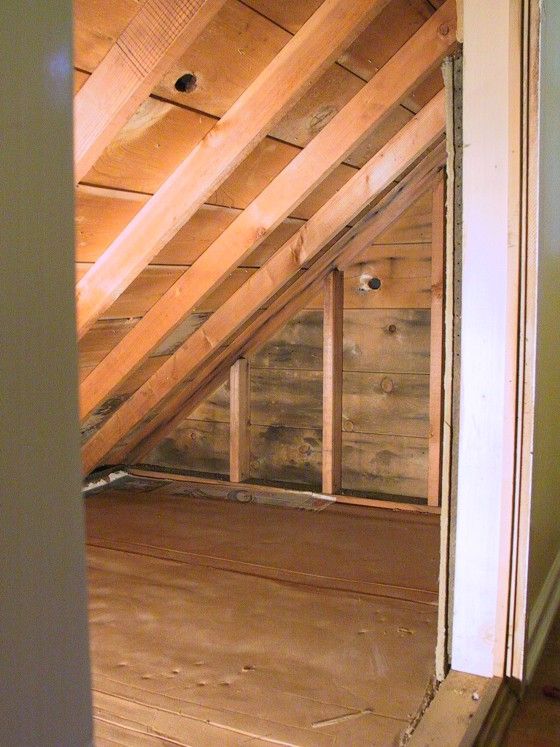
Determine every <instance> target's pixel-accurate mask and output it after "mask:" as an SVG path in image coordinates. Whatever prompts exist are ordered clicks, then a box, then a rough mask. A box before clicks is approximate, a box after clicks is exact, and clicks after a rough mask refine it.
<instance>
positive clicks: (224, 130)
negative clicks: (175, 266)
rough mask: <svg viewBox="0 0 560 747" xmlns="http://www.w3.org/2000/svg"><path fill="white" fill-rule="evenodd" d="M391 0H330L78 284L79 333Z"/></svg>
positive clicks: (93, 320) (216, 125) (241, 97)
mask: <svg viewBox="0 0 560 747" xmlns="http://www.w3.org/2000/svg"><path fill="white" fill-rule="evenodd" d="M387 1H388V0H352V2H351V3H349V2H348V0H325V2H323V3H322V5H321V6H320V7H319V9H318V10H317V11H316V12H315V13H314V14H313V15H312V16H311V18H310V19H309V20H308V21H307V23H306V24H305V25H304V26H302V28H301V29H300V31H298V33H297V34H296V35H295V36H294V37H292V39H290V41H289V42H288V43H287V44H286V46H285V47H284V48H283V49H282V50H281V51H280V53H279V54H278V55H277V56H276V57H275V58H274V59H273V60H272V62H271V63H270V64H269V65H268V66H267V67H266V68H265V70H264V71H263V72H262V73H261V74H260V75H259V76H258V77H257V78H256V80H254V81H253V83H252V84H251V85H250V86H249V87H248V88H247V90H246V91H245V92H244V93H243V94H242V95H241V96H240V97H239V99H237V101H236V102H235V103H234V104H233V106H232V107H231V108H230V109H229V110H228V111H227V112H226V113H225V114H224V116H223V117H222V118H221V119H220V120H219V121H218V122H217V123H216V124H215V125H214V127H213V128H212V129H211V130H210V132H209V133H208V134H207V135H206V136H205V137H204V138H203V139H202V140H201V141H200V143H198V145H196V146H195V148H193V150H192V151H191V153H190V154H189V155H188V156H187V157H186V158H185V160H184V161H183V162H182V163H181V164H180V166H179V167H178V168H177V169H176V170H175V171H174V172H173V174H172V175H171V176H170V177H169V178H168V179H167V180H166V181H165V182H164V183H163V185H162V186H161V187H160V188H159V189H158V191H157V192H156V193H155V194H154V195H153V197H152V198H151V199H150V200H149V202H148V203H147V204H146V205H145V206H144V207H143V208H142V209H141V210H140V211H139V212H138V213H137V215H136V216H135V217H134V218H133V219H132V221H131V222H130V224H129V225H128V226H127V227H126V228H125V230H124V231H123V232H122V233H121V234H120V236H118V237H117V239H115V241H114V242H113V243H112V244H111V245H110V246H109V247H108V249H107V250H106V251H105V252H104V253H103V255H102V256H101V257H100V258H99V259H98V260H97V262H96V263H95V264H94V266H93V267H92V268H91V269H90V270H89V271H88V272H87V273H86V274H85V275H84V277H83V278H82V279H81V280H80V282H79V283H78V286H77V304H78V338H81V337H82V336H83V335H84V334H85V333H86V332H87V330H88V329H89V328H90V327H91V325H92V324H93V323H94V322H95V321H96V320H97V319H98V318H99V316H100V315H101V314H102V313H103V311H105V310H106V309H107V308H108V307H109V306H110V305H111V303H112V302H113V301H114V300H115V299H116V298H117V297H118V296H119V295H120V294H121V293H122V291H123V290H124V289H125V288H126V287H127V286H128V285H129V284H130V283H131V282H132V280H134V278H135V277H137V275H138V274H139V273H140V272H141V271H142V270H143V269H144V267H146V265H147V264H148V263H149V262H150V260H151V259H152V258H153V257H155V255H156V254H157V253H158V252H159V251H160V249H162V247H163V246H164V245H165V244H166V243H167V242H168V241H169V239H170V238H172V237H173V236H174V235H175V234H176V233H177V231H178V230H179V229H180V228H181V227H182V226H183V225H184V224H185V223H186V222H187V221H188V220H189V218H190V217H191V216H192V215H193V214H194V213H195V212H196V210H197V209H198V208H199V207H200V206H201V205H202V204H203V203H204V202H205V201H206V200H207V199H208V198H209V197H210V195H211V194H212V193H213V192H214V191H215V190H216V189H217V188H218V186H219V185H220V184H221V183H222V182H223V181H224V179H226V178H227V177H228V176H229V174H231V172H232V171H233V170H234V169H235V168H236V166H238V164H240V163H241V161H242V160H243V159H244V158H245V156H246V155H247V154H248V153H249V152H250V151H251V150H252V149H253V148H254V147H255V146H256V145H257V143H258V142H259V141H260V140H262V138H263V137H264V136H265V135H266V134H267V133H268V131H269V130H270V129H271V128H272V127H273V126H274V125H275V124H276V122H278V121H279V119H280V118H281V117H282V116H283V114H284V113H285V112H286V111H287V110H288V108H289V107H290V106H291V105H292V104H293V103H294V102H295V101H296V100H297V99H298V98H299V96H300V95H301V94H302V93H303V92H304V91H305V90H306V89H307V88H309V86H311V85H312V83H314V82H315V80H317V78H318V77H319V76H320V74H321V73H322V72H323V71H324V70H325V69H326V68H327V67H328V65H330V64H331V63H333V62H334V61H335V59H336V58H337V57H338V56H339V54H340V52H341V50H342V49H344V48H345V47H346V46H347V45H348V44H349V43H350V42H351V41H352V40H353V38H354V37H355V36H356V35H357V34H358V33H359V32H360V31H361V30H362V29H363V28H364V27H365V26H366V25H367V24H368V22H369V21H370V20H371V19H372V18H373V17H374V16H375V15H376V14H377V13H379V11H380V10H381V9H382V8H383V7H384V6H385V5H386V4H387Z"/></svg>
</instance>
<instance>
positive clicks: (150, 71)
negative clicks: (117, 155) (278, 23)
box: [74, 0, 225, 182]
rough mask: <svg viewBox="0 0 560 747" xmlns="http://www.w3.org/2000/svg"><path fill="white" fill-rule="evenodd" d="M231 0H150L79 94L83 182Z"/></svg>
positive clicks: (78, 158) (77, 133) (78, 161)
mask: <svg viewBox="0 0 560 747" xmlns="http://www.w3.org/2000/svg"><path fill="white" fill-rule="evenodd" d="M224 2H225V0H147V2H145V3H144V4H143V5H142V7H141V8H140V10H139V12H138V14H137V15H136V16H135V17H134V18H133V19H132V21H131V22H130V24H129V25H128V26H127V27H126V29H125V30H124V31H123V32H122V34H121V35H120V36H119V38H118V39H117V41H116V43H115V44H114V45H113V47H112V48H111V49H110V50H109V52H108V53H107V55H106V56H105V58H104V59H103V61H102V62H101V63H100V65H99V66H98V67H97V68H96V70H95V72H94V73H93V75H91V76H90V77H89V78H88V80H86V82H85V83H84V85H83V86H82V87H81V88H80V90H79V91H78V93H77V94H76V96H75V98H74V179H75V181H76V182H79V181H80V180H81V179H82V178H83V177H84V176H85V175H86V174H87V172H88V171H89V169H90V168H91V166H93V164H94V163H95V161H96V160H97V158H98V157H99V156H100V155H101V153H102V152H103V150H104V149H105V147H106V146H107V145H108V144H109V143H110V142H111V140H112V139H113V137H114V136H115V135H116V134H117V132H118V131H119V129H120V128H121V127H122V125H123V124H124V123H125V122H126V121H127V120H128V119H129V117H130V116H132V114H133V113H134V112H135V111H136V109H137V108H138V106H139V104H140V103H141V102H142V101H143V100H144V99H145V98H146V97H147V96H148V95H149V94H150V92H151V90H152V88H153V87H154V86H155V84H156V83H157V81H158V80H159V78H161V76H162V75H163V73H164V72H165V71H166V70H167V68H168V67H169V66H170V65H171V63H172V62H173V60H174V59H175V58H177V57H179V56H180V55H181V54H183V52H184V51H185V50H186V48H187V47H188V46H189V44H191V43H192V42H193V40H194V39H196V37H197V36H198V35H199V34H200V33H201V32H202V30H203V29H204V28H205V27H206V26H207V24H208V23H209V22H210V21H211V20H212V18H213V17H214V15H215V14H216V13H217V12H218V11H219V10H220V8H221V7H222V5H223V4H224Z"/></svg>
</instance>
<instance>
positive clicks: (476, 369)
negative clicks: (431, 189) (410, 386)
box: [451, 0, 522, 677]
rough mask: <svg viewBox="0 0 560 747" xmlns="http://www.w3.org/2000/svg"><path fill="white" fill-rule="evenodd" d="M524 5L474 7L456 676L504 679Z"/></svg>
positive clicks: (466, 80)
mask: <svg viewBox="0 0 560 747" xmlns="http://www.w3.org/2000/svg"><path fill="white" fill-rule="evenodd" d="M521 28H522V0H493V1H492V2H491V3H488V2H487V0H465V2H464V19H463V29H464V31H463V33H464V59H463V235H462V245H463V249H462V251H463V255H462V291H461V309H462V316H461V322H460V325H461V347H460V355H461V372H460V379H461V380H460V396H459V435H458V465H457V469H458V477H457V509H456V522H457V523H456V537H455V539H456V545H455V556H454V577H453V609H452V613H451V625H452V639H451V666H452V667H453V668H454V669H457V670H460V671H465V672H470V673H473V674H478V675H482V676H485V677H491V676H494V675H497V676H503V675H504V673H505V666H506V643H507V638H508V635H507V633H508V627H507V626H508V613H509V590H510V583H511V552H512V542H511V540H512V526H513V525H512V522H513V507H514V486H515V471H516V463H515V448H516V435H517V434H516V405H517V380H518V379H517V362H518V323H519V304H518V300H519V262H520V145H521V127H520V123H521V59H522V44H521V41H522V34H521Z"/></svg>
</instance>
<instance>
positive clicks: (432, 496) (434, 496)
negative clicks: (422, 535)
mask: <svg viewBox="0 0 560 747" xmlns="http://www.w3.org/2000/svg"><path fill="white" fill-rule="evenodd" d="M433 215H434V218H433V225H432V235H433V240H432V308H431V315H430V319H431V322H430V330H431V331H430V338H431V343H430V435H429V447H428V503H429V504H430V505H431V506H439V503H440V492H441V488H440V484H441V438H442V428H443V423H442V403H443V314H444V311H443V305H444V278H445V269H444V258H445V178H444V176H443V175H442V176H441V178H440V179H439V180H438V182H437V183H436V185H435V187H434V192H433Z"/></svg>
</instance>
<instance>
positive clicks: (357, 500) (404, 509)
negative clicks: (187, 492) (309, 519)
mask: <svg viewBox="0 0 560 747" xmlns="http://www.w3.org/2000/svg"><path fill="white" fill-rule="evenodd" d="M127 469H128V471H129V472H130V473H131V474H132V475H138V476H143V477H155V478H164V479H169V480H170V479H173V480H177V481H187V482H199V483H201V484H203V485H204V484H220V485H224V484H226V485H227V484H232V483H227V481H224V480H222V479H219V480H218V479H214V478H210V477H200V476H197V475H193V474H189V475H181V474H179V473H177V472H173V473H170V472H165V471H161V470H158V469H157V468H155V467H154V468H150V469H146V468H142V467H128V468H127ZM232 485H233V484H232ZM239 487H241V488H247V489H250V488H251V487H257V488H259V487H260V488H262V489H266V490H267V491H270V492H271V493H275V492H280V493H285V492H286V489H285V488H281V487H277V486H272V485H266V486H265V485H259V484H258V483H254V482H251V483H240V485H239ZM334 500H335V502H336V503H340V504H341V505H343V506H346V505H348V506H361V507H362V508H370V509H382V510H383V511H385V510H387V511H392V512H394V511H397V512H399V514H401V513H402V514H403V515H404V516H406V515H408V514H413V515H418V516H422V517H424V520H426V521H439V519H438V517H439V514H440V509H439V508H434V507H433V506H427V505H425V504H422V503H407V502H405V501H394V500H393V501H392V500H390V499H375V498H362V497H361V496H355V495H349V494H347V493H346V494H344V495H337V496H334Z"/></svg>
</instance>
